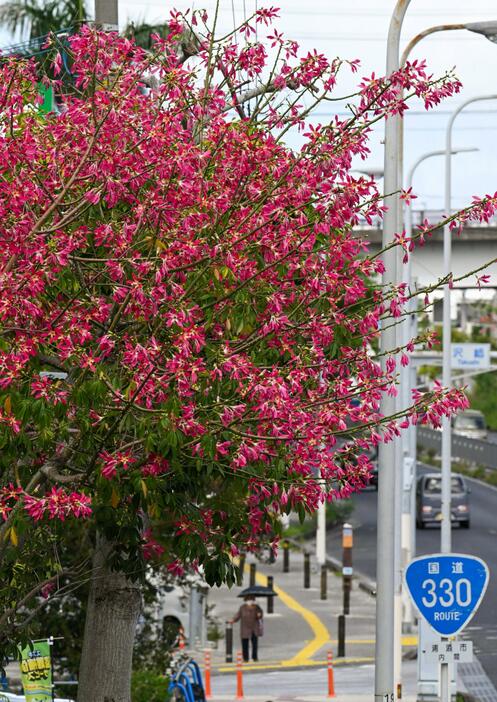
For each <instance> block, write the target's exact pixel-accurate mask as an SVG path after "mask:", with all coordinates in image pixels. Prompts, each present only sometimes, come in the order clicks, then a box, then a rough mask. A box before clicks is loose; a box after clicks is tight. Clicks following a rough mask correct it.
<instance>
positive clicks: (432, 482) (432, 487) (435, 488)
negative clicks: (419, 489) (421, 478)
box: [425, 477, 464, 495]
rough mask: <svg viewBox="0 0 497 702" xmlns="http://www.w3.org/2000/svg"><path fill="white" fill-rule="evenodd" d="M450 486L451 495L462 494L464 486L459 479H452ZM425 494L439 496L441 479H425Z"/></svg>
mask: <svg viewBox="0 0 497 702" xmlns="http://www.w3.org/2000/svg"><path fill="white" fill-rule="evenodd" d="M450 485H451V492H452V494H453V495H460V494H461V493H463V492H464V486H463V483H462V480H461V479H460V478H452V480H451V482H450ZM425 492H426V493H428V494H430V495H440V493H441V492H442V479H441V478H439V477H434V478H427V479H426V482H425Z"/></svg>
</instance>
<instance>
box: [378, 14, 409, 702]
mask: <svg viewBox="0 0 497 702" xmlns="http://www.w3.org/2000/svg"><path fill="white" fill-rule="evenodd" d="M409 4H410V0H398V1H397V4H396V6H395V9H394V12H393V15H392V19H391V21H390V27H389V31H388V43H387V67H386V74H387V76H389V75H391V74H392V73H394V72H395V71H397V70H398V68H399V43H400V32H401V28H402V22H403V19H404V16H405V13H406V11H407V8H408V6H409ZM398 122H399V117H398V116H397V115H396V116H391V117H389V118H388V119H387V120H386V124H385V167H384V189H385V193H397V192H398V191H399V189H400V182H399V162H398V158H399V143H398V142H399V128H398ZM398 202H399V199H398V195H397V194H395V195H393V196H391V197H390V198H389V201H388V202H387V206H388V208H389V209H388V210H387V212H386V213H385V217H384V220H383V246H387V245H388V244H390V243H391V242H392V241H393V240H394V235H395V232H396V229H397V221H398ZM396 259H397V254H396V251H395V248H393V249H390V250H389V251H387V252H386V253H385V255H384V257H383V261H384V264H385V273H384V274H383V279H382V282H383V285H384V286H386V287H388V286H390V285H395V284H396V283H397V260H396ZM389 326H390V328H388V327H389ZM395 347H396V330H395V327H394V326H392V325H391V324H389V322H388V321H387V323H386V325H385V328H384V329H382V332H381V337H380V349H381V353H382V362H383V363H385V361H386V354H388V353H389V352H391V351H393V349H395ZM383 367H384V366H383ZM395 404H396V403H395V398H394V397H391V396H390V395H387V394H386V393H384V394H383V397H382V400H381V407H380V411H381V413H382V415H383V416H390V415H392V414H394V412H395ZM395 452H396V449H395V442H390V443H388V444H380V447H379V457H378V468H379V475H378V528H377V529H378V531H377V557H376V564H377V565H376V582H377V597H376V647H375V661H376V665H375V700H376V702H380V701H381V702H393V700H394V698H395V695H394V637H395V619H394V602H395V598H394V593H395V536H394V534H395V508H394V509H392V496H395ZM394 499H395V498H394Z"/></svg>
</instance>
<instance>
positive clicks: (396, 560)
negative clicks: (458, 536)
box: [375, 0, 497, 702]
mask: <svg viewBox="0 0 497 702" xmlns="http://www.w3.org/2000/svg"><path fill="white" fill-rule="evenodd" d="M410 2H411V0H397V3H396V5H395V8H394V12H393V15H392V18H391V21H390V27H389V32H388V39H387V67H386V68H387V70H386V74H387V76H389V75H391V74H392V73H393V72H395V71H396V70H398V68H399V67H400V66H401V65H403V63H404V62H405V61H406V60H407V56H408V54H409V52H410V51H411V50H412V49H413V48H414V46H416V44H417V43H418V42H419V41H421V39H423V38H424V37H426V36H428V35H429V34H433V33H435V32H440V31H450V30H452V29H454V30H455V29H468V30H469V31H474V32H477V33H480V34H483V35H484V36H486V37H488V38H489V39H491V40H492V41H494V40H495V38H496V30H497V22H479V23H471V24H466V25H462V24H458V25H438V26H436V27H432V28H430V29H428V30H425V31H424V32H422V33H421V34H419V35H417V36H416V37H414V39H413V40H412V41H411V42H410V43H409V45H408V47H406V51H404V53H403V55H402V63H401V61H400V59H399V46H400V33H401V29H402V23H403V20H404V17H405V14H406V11H407V9H408V7H409V5H410ZM402 151H403V130H402V120H401V119H400V118H399V117H398V116H394V117H391V118H390V119H388V120H387V121H386V125H385V167H384V188H385V192H386V193H398V192H399V190H400V187H401V183H402ZM400 213H401V207H400V204H399V198H398V195H393V196H390V198H389V209H388V210H387V212H386V213H385V217H384V221H383V240H382V244H383V247H385V246H386V245H388V244H389V243H390V242H391V241H393V238H394V234H395V232H396V230H397V229H398V225H399V223H400V225H401V226H402V221H401V217H400ZM384 263H385V273H384V275H383V279H382V282H383V285H384V286H389V285H392V284H393V285H395V284H397V283H398V282H399V279H400V265H401V264H400V254H399V252H397V251H396V250H395V248H393V249H390V250H389V251H387V252H386V254H385V257H384ZM396 337H397V332H396V329H395V327H392V328H391V329H388V328H385V329H383V330H382V333H381V337H380V351H381V353H382V358H383V359H385V358H386V354H387V353H388V352H389V351H391V350H392V349H394V348H395V347H396V346H397V343H396ZM395 408H396V402H395V399H394V398H391V397H390V396H388V395H386V396H384V397H383V398H382V401H381V406H380V410H381V412H382V414H383V416H390V415H391V414H393V413H394V412H395ZM399 453H400V451H399V444H398V442H390V443H389V444H380V447H379V458H378V464H379V481H378V482H379V485H378V527H377V604H376V607H377V609H376V654H375V663H376V666H375V699H376V700H377V702H379V699H380V697H381V698H382V699H383V701H384V700H393V699H394V687H395V684H394V676H395V664H394V660H395V659H396V656H395V649H396V647H395V639H396V634H395V631H396V627H395V621H396V619H398V614H397V616H395V614H394V612H395V611H397V613H398V612H399V605H398V604H397V603H398V602H400V593H401V568H400V563H401V559H400V535H399V530H400V521H401V505H400V487H401V485H399V483H400V481H396V480H395V464H396V457H398V456H399ZM396 482H397V485H396ZM392 496H394V510H392V509H391V499H392ZM396 533H397V538H396V537H395V534H396Z"/></svg>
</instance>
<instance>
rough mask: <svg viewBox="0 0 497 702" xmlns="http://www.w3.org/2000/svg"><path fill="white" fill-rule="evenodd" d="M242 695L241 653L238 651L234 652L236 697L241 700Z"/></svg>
mask: <svg viewBox="0 0 497 702" xmlns="http://www.w3.org/2000/svg"><path fill="white" fill-rule="evenodd" d="M243 697H244V695H243V668H242V654H241V652H240V651H238V653H237V654H236V699H237V700H243Z"/></svg>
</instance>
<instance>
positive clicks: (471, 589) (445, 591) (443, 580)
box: [405, 553, 488, 636]
mask: <svg viewBox="0 0 497 702" xmlns="http://www.w3.org/2000/svg"><path fill="white" fill-rule="evenodd" d="M405 580H406V584H407V587H408V590H409V593H410V595H411V597H412V599H413V601H414V604H415V605H416V607H417V608H418V610H419V612H420V613H421V615H422V616H423V617H424V618H425V619H426V621H427V622H428V624H429V625H430V626H431V627H432V629H434V630H435V631H436V632H437V633H438V634H440V635H441V636H453V635H454V634H457V633H458V632H459V631H461V629H464V627H465V626H466V624H467V623H468V622H469V621H470V619H471V617H472V616H473V614H474V613H475V612H476V610H477V609H478V606H479V604H480V602H481V601H482V599H483V595H484V594H485V590H486V589H487V584H488V568H487V564H486V563H484V562H483V561H482V560H481V559H480V558H476V557H475V556H466V555H463V554H460V553H451V554H440V553H436V554H433V555H431V556H423V557H422V558H416V559H415V560H414V561H412V562H411V563H410V564H409V565H408V567H407V568H406V573H405Z"/></svg>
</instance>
